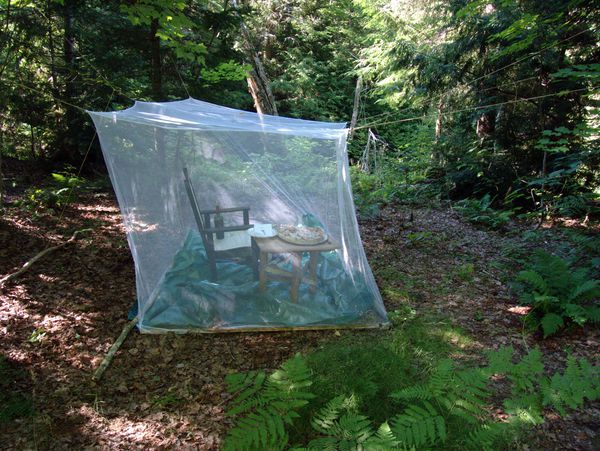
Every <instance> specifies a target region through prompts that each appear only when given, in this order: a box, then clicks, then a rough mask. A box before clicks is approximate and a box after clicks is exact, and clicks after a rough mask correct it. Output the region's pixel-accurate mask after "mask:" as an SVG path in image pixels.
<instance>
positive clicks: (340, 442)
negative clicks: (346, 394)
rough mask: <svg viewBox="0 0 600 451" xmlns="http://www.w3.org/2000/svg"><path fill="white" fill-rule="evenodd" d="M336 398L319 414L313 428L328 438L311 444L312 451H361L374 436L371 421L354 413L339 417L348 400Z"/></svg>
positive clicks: (322, 438) (316, 440)
mask: <svg viewBox="0 0 600 451" xmlns="http://www.w3.org/2000/svg"><path fill="white" fill-rule="evenodd" d="M341 398H342V397H339V396H338V397H337V398H334V399H333V400H332V401H331V402H329V403H328V405H327V406H325V407H324V408H323V409H321V410H320V411H319V413H318V414H317V417H319V418H318V420H315V421H313V427H314V428H315V429H316V430H317V431H318V432H321V433H322V434H326V435H327V436H326V437H320V438H317V439H315V440H312V441H311V442H310V443H309V445H308V446H309V448H310V449H333V450H338V449H339V450H341V449H352V450H356V449H360V448H361V447H362V446H363V445H364V444H365V443H366V442H367V441H368V440H369V438H371V437H372V436H373V434H374V431H373V428H372V426H371V421H370V420H369V419H368V418H367V417H365V416H364V415H359V414H356V413H353V412H349V413H345V414H343V415H341V416H339V414H340V412H341V411H342V410H344V403H347V399H341Z"/></svg>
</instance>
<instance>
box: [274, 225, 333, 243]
mask: <svg viewBox="0 0 600 451" xmlns="http://www.w3.org/2000/svg"><path fill="white" fill-rule="evenodd" d="M277 236H278V237H279V238H281V239H282V240H283V241H287V242H288V243H292V244H320V243H323V242H324V241H326V240H327V235H326V234H325V231H324V230H323V229H322V228H321V227H305V226H294V225H288V224H281V225H278V226H277Z"/></svg>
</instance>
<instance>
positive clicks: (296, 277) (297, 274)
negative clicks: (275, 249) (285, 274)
mask: <svg viewBox="0 0 600 451" xmlns="http://www.w3.org/2000/svg"><path fill="white" fill-rule="evenodd" d="M301 279H302V252H292V285H291V287H290V297H291V298H292V302H293V303H294V304H296V303H297V302H298V288H299V287H300V280H301Z"/></svg>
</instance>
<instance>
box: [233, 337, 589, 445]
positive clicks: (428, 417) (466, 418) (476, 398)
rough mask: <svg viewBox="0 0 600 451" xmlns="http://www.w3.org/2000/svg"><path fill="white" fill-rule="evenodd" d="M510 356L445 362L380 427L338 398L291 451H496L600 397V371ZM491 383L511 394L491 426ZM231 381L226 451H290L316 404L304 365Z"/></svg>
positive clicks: (399, 394)
mask: <svg viewBox="0 0 600 451" xmlns="http://www.w3.org/2000/svg"><path fill="white" fill-rule="evenodd" d="M513 354H514V352H513V349H512V348H504V349H501V350H500V351H496V352H493V353H490V354H489V365H487V366H485V367H483V368H465V369H461V368H457V367H456V366H455V364H454V363H453V362H452V361H451V360H443V361H441V362H440V363H439V364H438V365H437V367H436V368H435V370H434V371H433V372H432V373H431V375H430V377H429V378H428V380H427V381H426V382H424V383H421V384H416V385H413V386H410V387H406V388H404V389H402V390H399V391H396V392H395V393H393V394H392V395H391V396H392V397H393V399H394V400H395V401H396V402H397V403H398V413H397V414H396V415H394V416H393V417H392V418H391V419H389V420H387V421H385V422H383V423H382V424H380V425H379V426H378V427H377V426H375V425H374V424H373V422H372V421H371V420H370V419H369V418H368V417H366V416H364V415H361V414H360V413H359V412H358V405H357V404H358V403H357V401H356V399H355V397H354V396H352V395H350V396H346V395H339V396H336V397H335V398H333V399H332V400H331V401H329V402H328V403H327V404H326V405H325V406H324V407H323V408H321V409H320V410H318V411H317V412H316V414H315V415H314V416H313V418H312V420H311V425H312V427H313V429H314V432H315V435H316V436H315V437H314V438H313V439H312V440H310V441H309V442H308V444H307V445H306V446H296V447H292V448H291V449H292V450H295V451H300V450H332V451H333V450H393V449H398V450H407V449H410V450H414V449H449V448H460V449H477V450H480V449H493V448H495V447H496V446H497V445H498V444H499V440H501V439H502V438H506V437H507V436H509V437H510V436H511V435H513V433H514V432H515V431H516V430H517V429H518V428H520V427H522V426H524V425H535V424H539V423H541V422H543V417H542V412H543V409H545V408H554V409H555V410H556V411H557V412H558V413H560V414H565V413H566V409H567V408H572V409H575V408H578V407H580V406H581V405H582V404H583V403H584V402H585V401H586V400H594V399H598V398H599V397H600V377H599V376H600V367H597V366H592V365H590V364H589V363H588V362H587V361H585V360H579V361H578V360H576V359H574V358H572V357H570V358H569V359H568V361H567V368H566V370H565V372H564V373H563V374H559V373H556V374H554V375H553V376H551V377H545V376H544V365H543V363H542V361H541V353H540V352H539V351H537V350H535V351H532V352H531V353H529V354H527V355H525V356H524V357H523V358H522V359H520V360H519V361H517V362H513V360H514V357H513ZM275 375H276V376H275ZM494 375H495V376H500V377H504V378H505V379H506V380H508V381H509V382H510V383H511V386H512V391H511V395H510V396H509V397H508V398H506V399H505V400H504V403H503V404H504V410H505V412H506V413H507V414H508V415H509V418H508V420H507V421H500V420H496V421H494V420H493V419H491V418H490V416H489V415H488V414H487V411H488V408H489V405H490V398H491V396H492V395H493V394H494V390H493V387H494V385H493V384H491V378H492V376H494ZM274 376H275V377H274ZM229 381H230V388H233V389H238V390H239V394H238V396H237V398H236V400H235V402H234V407H233V409H232V410H231V411H230V413H231V414H242V413H243V414H244V416H243V417H242V418H240V419H239V420H238V422H237V424H236V426H235V427H234V428H233V429H232V430H231V431H230V433H229V435H228V437H227V439H226V442H225V449H236V450H244V449H284V448H286V447H287V445H288V436H287V434H286V431H285V427H286V426H289V425H291V424H292V420H293V419H294V418H295V417H297V415H298V414H297V413H296V410H297V409H298V408H299V407H302V406H304V405H305V404H306V403H307V402H308V400H309V399H310V398H311V397H312V395H311V394H310V393H309V392H308V391H307V388H308V387H309V386H310V375H309V372H308V369H307V367H306V365H305V364H304V362H303V360H302V358H300V357H298V356H297V357H295V358H294V359H292V360H291V361H289V362H286V363H285V364H284V365H283V366H282V369H281V370H279V371H278V372H276V373H273V375H271V376H269V377H266V376H265V375H264V373H258V372H253V373H249V374H248V375H246V376H240V375H236V376H232V377H230V378H229ZM466 431H469V432H466Z"/></svg>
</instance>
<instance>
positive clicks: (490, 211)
mask: <svg viewBox="0 0 600 451" xmlns="http://www.w3.org/2000/svg"><path fill="white" fill-rule="evenodd" d="M492 202H493V199H492V198H491V197H490V195H489V194H486V195H485V196H483V197H482V198H481V199H464V200H461V201H459V202H458V203H457V204H456V206H455V208H456V210H457V211H458V212H459V213H460V214H462V215H463V216H464V217H465V218H467V219H468V220H469V221H470V222H472V223H474V224H478V225H482V226H484V227H489V228H490V229H500V228H502V227H504V226H505V225H506V224H507V223H508V222H509V221H510V217H511V216H512V215H513V213H514V211H513V210H496V209H494V208H492Z"/></svg>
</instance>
